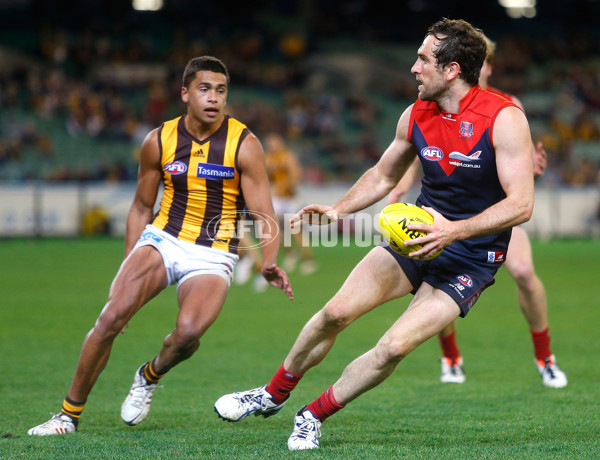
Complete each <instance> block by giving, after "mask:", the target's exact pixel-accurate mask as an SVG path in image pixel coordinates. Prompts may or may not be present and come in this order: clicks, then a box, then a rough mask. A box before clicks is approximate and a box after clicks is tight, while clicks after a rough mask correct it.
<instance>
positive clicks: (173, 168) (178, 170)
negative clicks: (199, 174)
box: [164, 161, 187, 176]
mask: <svg viewBox="0 0 600 460" xmlns="http://www.w3.org/2000/svg"><path fill="white" fill-rule="evenodd" d="M164 170H165V172H168V173H169V174H171V176H179V175H180V174H183V173H185V172H186V171H187V166H186V164H185V163H182V162H181V161H172V162H171V163H167V164H166V165H165V167H164Z"/></svg>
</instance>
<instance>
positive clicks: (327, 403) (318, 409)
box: [305, 386, 345, 421]
mask: <svg viewBox="0 0 600 460" xmlns="http://www.w3.org/2000/svg"><path fill="white" fill-rule="evenodd" d="M344 407H345V405H344V406H340V405H339V404H338V402H337V401H336V400H335V397H334V396H333V386H330V387H329V388H328V389H327V391H325V392H324V393H323V394H322V395H321V396H319V397H318V398H317V399H315V400H314V401H313V402H311V403H310V404H309V405H308V406H306V409H305V410H309V411H311V412H312V413H313V415H314V416H315V417H317V418H318V419H319V420H320V421H324V420H325V419H326V418H327V417H329V416H331V415H333V414H335V413H336V412H337V411H339V410H340V409H343V408H344Z"/></svg>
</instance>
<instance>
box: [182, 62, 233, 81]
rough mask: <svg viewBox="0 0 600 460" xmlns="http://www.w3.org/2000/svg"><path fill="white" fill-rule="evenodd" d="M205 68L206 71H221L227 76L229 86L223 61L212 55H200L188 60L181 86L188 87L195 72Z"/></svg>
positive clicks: (194, 76)
mask: <svg viewBox="0 0 600 460" xmlns="http://www.w3.org/2000/svg"><path fill="white" fill-rule="evenodd" d="M201 70H206V71H208V72H215V73H222V74H223V75H225V77H226V78H227V86H229V72H228V71H227V67H226V66H225V64H223V61H221V60H220V59H217V58H216V57H213V56H200V57H196V58H192V59H190V60H189V62H188V63H187V65H186V66H185V70H184V71H183V86H185V87H186V88H189V87H190V83H191V82H192V81H193V80H194V78H196V72H200V71H201Z"/></svg>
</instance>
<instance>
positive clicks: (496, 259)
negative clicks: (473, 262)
mask: <svg viewBox="0 0 600 460" xmlns="http://www.w3.org/2000/svg"><path fill="white" fill-rule="evenodd" d="M505 260H506V252H505V251H488V258H487V261H488V263H489V264H501V263H504V261H505Z"/></svg>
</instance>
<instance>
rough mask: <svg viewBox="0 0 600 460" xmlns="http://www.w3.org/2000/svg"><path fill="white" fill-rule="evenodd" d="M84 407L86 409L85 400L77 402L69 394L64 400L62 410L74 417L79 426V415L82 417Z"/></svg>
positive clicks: (74, 421)
mask: <svg viewBox="0 0 600 460" xmlns="http://www.w3.org/2000/svg"><path fill="white" fill-rule="evenodd" d="M83 409H85V401H83V402H76V401H73V400H72V399H71V398H69V397H68V396H66V397H65V400H64V401H63V405H62V409H61V412H62V413H63V414H65V415H68V416H69V417H71V418H72V419H73V423H74V424H75V426H77V424H78V423H79V417H81V413H82V412H83Z"/></svg>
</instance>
